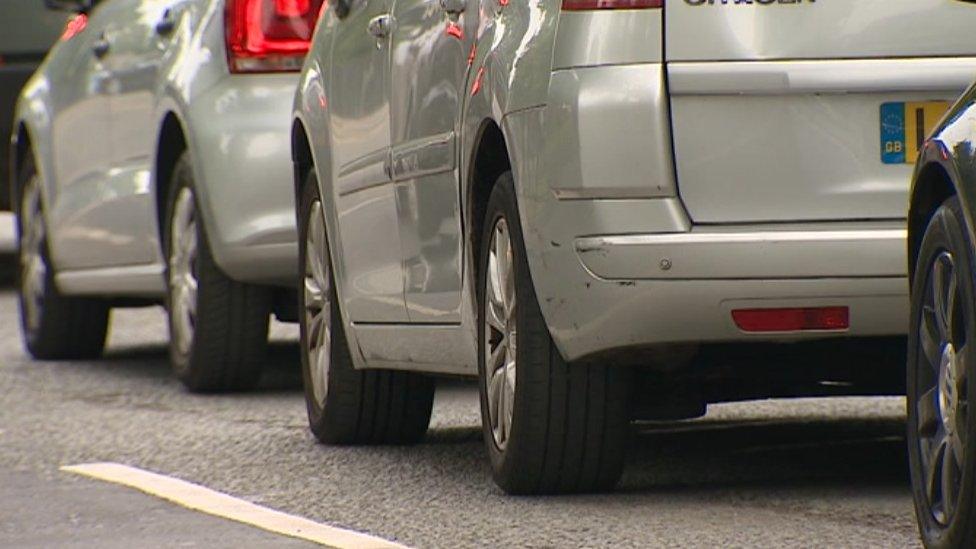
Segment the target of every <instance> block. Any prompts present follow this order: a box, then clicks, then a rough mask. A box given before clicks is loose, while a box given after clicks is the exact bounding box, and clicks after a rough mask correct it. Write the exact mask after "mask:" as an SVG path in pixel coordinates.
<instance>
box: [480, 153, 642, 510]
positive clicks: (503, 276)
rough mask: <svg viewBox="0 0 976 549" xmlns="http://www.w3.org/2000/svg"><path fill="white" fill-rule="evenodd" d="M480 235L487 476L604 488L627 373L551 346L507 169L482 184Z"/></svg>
mask: <svg viewBox="0 0 976 549" xmlns="http://www.w3.org/2000/svg"><path fill="white" fill-rule="evenodd" d="M480 242H481V246H480V247H481V253H480V263H479V266H480V268H479V270H478V273H479V277H478V278H479V283H478V290H479V292H478V322H479V326H480V329H479V330H478V332H479V333H478V355H479V360H478V370H479V375H480V380H481V381H480V384H479V385H480V393H481V417H482V425H483V432H484V439H485V444H486V445H487V447H488V453H489V455H490V457H491V465H492V472H493V475H494V478H495V481H496V482H497V483H498V485H499V486H501V487H502V489H504V490H505V491H506V492H508V493H512V494H537V493H561V492H587V491H597V490H606V489H610V488H612V487H613V486H614V485H615V484H616V482H617V480H618V479H619V477H620V474H621V471H622V469H623V461H624V450H625V446H626V440H627V430H628V422H629V418H628V416H627V395H628V385H629V384H628V382H627V378H628V376H629V374H630V372H629V370H626V369H621V368H615V367H612V366H607V365H599V364H593V365H582V364H568V363H566V361H564V360H563V358H562V355H560V353H559V350H558V349H556V346H555V344H554V343H553V341H552V338H551V336H550V335H549V330H548V328H547V326H546V323H545V320H544V319H543V317H542V312H541V310H540V308H539V304H538V301H537V298H536V294H535V290H534V288H533V285H532V279H531V278H530V276H529V266H528V262H527V259H526V253H525V248H524V244H523V243H524V240H523V238H522V228H521V224H520V222H519V217H518V209H517V206H516V198H515V185H514V181H513V179H512V174H511V172H507V173H505V174H503V175H502V176H501V177H500V178H499V180H498V182H497V183H496V184H495V187H494V189H493V190H492V192H491V197H490V198H489V201H488V209H487V212H486V214H485V225H484V231H483V234H482V237H481V241H480Z"/></svg>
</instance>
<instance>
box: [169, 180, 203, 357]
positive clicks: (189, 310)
mask: <svg viewBox="0 0 976 549" xmlns="http://www.w3.org/2000/svg"><path fill="white" fill-rule="evenodd" d="M170 223H171V225H170V251H169V288H170V290H169V291H170V315H171V317H172V323H173V337H174V340H175V343H176V348H177V349H178V350H179V352H180V354H182V355H184V356H185V355H187V354H189V352H190V349H191V347H192V345H193V333H194V329H195V326H196V318H197V288H198V280H197V269H196V266H197V245H198V242H197V219H196V211H195V202H194V199H193V191H192V190H191V189H190V188H189V187H184V188H182V189H180V192H179V194H178V195H177V197H176V202H175V204H174V205H173V216H172V220H171V222H170Z"/></svg>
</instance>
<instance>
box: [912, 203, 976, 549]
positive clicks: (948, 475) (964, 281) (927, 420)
mask: <svg viewBox="0 0 976 549" xmlns="http://www.w3.org/2000/svg"><path fill="white" fill-rule="evenodd" d="M973 275H974V270H973V246H972V240H971V239H970V237H969V234H968V231H967V229H966V225H965V218H964V217H963V213H962V209H961V207H960V204H959V200H958V199H957V198H955V197H953V198H950V199H949V200H947V201H946V202H945V203H944V204H943V205H942V206H941V207H940V208H939V209H938V211H937V212H936V213H935V215H934V216H933V217H932V219H931V221H930V222H929V224H928V227H927V228H926V230H925V235H924V237H923V239H922V246H921V251H920V253H919V257H918V261H917V262H916V264H915V274H914V280H913V284H912V296H911V297H912V303H911V321H910V326H909V352H908V365H907V375H908V379H907V387H908V437H907V438H908V450H909V452H908V453H909V463H910V469H911V477H912V494H913V496H914V500H915V512H916V515H917V517H918V524H919V528H920V531H921V534H922V538H923V541H924V542H925V545H926V546H927V547H936V548H943V547H944V548H950V547H953V548H954V547H973V546H974V545H976V506H974V501H973V500H974V495H976V494H974V489H976V479H974V477H973V474H974V466H976V459H974V458H976V452H974V444H976V430H974V428H976V418H974V414H976V407H974V406H970V405H969V395H976V376H974V375H973V373H972V368H973V365H976V288H974V279H973Z"/></svg>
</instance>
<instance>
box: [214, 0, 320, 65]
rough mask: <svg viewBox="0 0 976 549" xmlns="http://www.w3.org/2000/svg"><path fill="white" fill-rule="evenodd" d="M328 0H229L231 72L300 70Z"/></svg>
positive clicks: (228, 52)
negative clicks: (320, 14)
mask: <svg viewBox="0 0 976 549" xmlns="http://www.w3.org/2000/svg"><path fill="white" fill-rule="evenodd" d="M323 4H324V0H227V8H226V19H225V25H226V29H225V32H226V36H227V61H228V64H229V65H230V71H231V72H235V73H237V72H276V71H297V70H299V69H301V68H302V62H303V61H304V60H305V54H306V53H308V48H309V47H310V46H311V41H312V33H313V32H314V31H315V23H316V21H317V20H318V16H319V13H320V12H321V10H322V6H323Z"/></svg>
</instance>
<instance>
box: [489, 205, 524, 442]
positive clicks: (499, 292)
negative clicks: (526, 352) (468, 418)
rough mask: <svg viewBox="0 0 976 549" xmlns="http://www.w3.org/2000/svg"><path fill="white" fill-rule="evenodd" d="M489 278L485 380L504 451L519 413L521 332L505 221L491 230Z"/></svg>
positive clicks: (495, 429) (493, 424) (496, 434)
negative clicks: (516, 413)
mask: <svg viewBox="0 0 976 549" xmlns="http://www.w3.org/2000/svg"><path fill="white" fill-rule="evenodd" d="M488 245H489V248H488V273H487V276H486V277H485V285H486V287H485V305H484V306H485V313H484V327H483V329H484V336H485V350H484V352H485V357H484V358H485V378H486V379H485V380H484V383H487V395H488V415H489V419H490V422H491V432H492V436H493V437H494V440H495V445H496V446H498V449H499V450H502V451H504V450H505V447H506V446H507V444H508V440H509V438H510V436H511V431H512V417H513V415H514V412H515V407H514V404H515V381H516V375H515V374H516V368H517V360H516V358H517V355H516V349H517V347H516V344H517V329H516V315H515V308H516V299H515V271H514V256H513V253H512V240H511V236H510V232H509V229H508V223H507V222H506V221H505V218H499V219H498V220H497V221H496V222H495V225H494V227H493V228H492V231H491V242H489V244H488Z"/></svg>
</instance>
